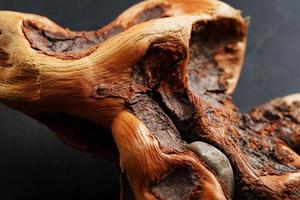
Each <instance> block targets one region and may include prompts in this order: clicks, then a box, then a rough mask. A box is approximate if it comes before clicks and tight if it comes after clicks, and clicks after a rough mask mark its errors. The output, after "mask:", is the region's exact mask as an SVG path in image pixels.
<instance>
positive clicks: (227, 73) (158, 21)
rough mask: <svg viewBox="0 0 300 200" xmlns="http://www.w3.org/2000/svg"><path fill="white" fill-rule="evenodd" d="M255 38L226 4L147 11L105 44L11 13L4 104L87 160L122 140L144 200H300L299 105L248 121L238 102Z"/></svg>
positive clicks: (139, 10) (95, 35)
mask: <svg viewBox="0 0 300 200" xmlns="http://www.w3.org/2000/svg"><path fill="white" fill-rule="evenodd" d="M246 29H247V25H246V23H245V21H244V19H243V18H242V16H241V15H240V12H239V11H237V10H235V9H233V8H231V7H230V6H228V5H226V4H224V3H222V2H219V1H215V0H198V1H195V0H167V1H162V0H149V1H144V2H142V3H139V4H137V5H135V6H133V7H132V8H130V9H128V10H127V11H125V12H124V13H123V14H121V15H120V16H119V17H118V18H117V19H116V20H115V21H113V22H112V23H111V24H109V25H107V26H105V27H104V28H102V29H99V30H97V31H94V32H72V31H70V30H68V29H63V28H61V27H59V26H58V25H56V24H55V23H53V22H52V21H50V20H49V19H47V18H44V17H41V16H37V15H30V14H23V13H15V12H5V11H1V12H0V33H1V34H0V101H1V102H4V103H6V104H7V105H9V106H11V107H13V108H15V109H18V110H20V111H22V112H24V113H26V114H28V115H30V116H32V117H34V118H35V119H37V120H39V121H41V122H42V123H44V124H46V125H47V126H49V127H50V128H51V129H53V130H54V131H56V133H57V134H58V136H59V138H61V139H62V140H63V141H64V142H65V143H67V144H69V145H71V146H73V147H75V148H79V149H80V150H84V151H88V152H91V153H95V154H99V152H102V151H103V150H102V149H103V147H104V149H106V151H107V152H114V144H113V139H114V141H115V143H116V146H117V148H118V151H119V153H120V160H121V167H122V169H123V170H124V172H125V173H126V177H127V178H128V182H129V184H130V186H131V189H132V191H133V193H134V196H135V197H136V198H137V199H146V200H147V199H187V198H194V199H230V198H235V199H264V200H265V199H288V198H290V199H298V198H299V197H300V191H299V188H300V187H299V184H300V175H299V168H300V158H299V155H298V154H297V153H296V152H299V150H298V142H299V140H298V139H299V137H298V132H299V130H298V128H299V127H298V125H299V121H297V120H298V118H299V112H298V108H299V103H295V102H294V101H298V96H293V97H289V98H285V99H282V100H278V101H275V103H274V102H271V103H270V104H267V105H266V106H263V107H260V108H257V109H255V110H254V111H253V112H251V113H249V114H245V115H242V114H240V113H239V112H238V109H237V108H236V106H235V105H234V103H233V102H232V101H231V93H232V92H233V91H234V88H235V86H236V84H237V81H238V78H239V74H240V71H241V66H242V62H243V58H244V51H245V46H246ZM291 102H294V103H291ZM278 107H279V108H280V109H281V108H285V107H288V109H287V110H284V109H283V110H282V109H281V110H278ZM274 109H275V110H276V113H275V115H274V116H275V118H276V119H273V118H272V117H273V114H272V113H273V111H274ZM270 112H271V115H269V113H270ZM58 116H60V117H61V118H60V117H58ZM270 116H271V118H270ZM278 117H280V120H278ZM62 118H63V119H62ZM73 121H77V122H78V124H74V125H73V124H72V122H73ZM112 122H113V123H112ZM85 127H86V128H85ZM276 127H277V128H280V130H281V131H280V133H279V134H277V133H274V130H275V129H274V128H276ZM103 129H105V130H107V131H103ZM288 129H290V132H289V133H290V134H286V135H284V136H282V135H281V133H282V130H284V131H287V130H288ZM111 130H112V136H109V137H108V141H107V142H105V143H106V144H109V145H107V146H106V145H104V144H103V142H101V140H102V141H103V140H104V136H103V137H102V135H104V132H107V133H106V134H107V135H109V133H111ZM101 133H102V134H101ZM112 137H113V139H112ZM195 141H201V142H196V143H193V144H195V145H196V146H194V147H193V149H192V150H193V151H194V153H193V152H192V151H191V150H190V149H189V148H188V147H189V146H190V145H187V143H189V142H195ZM203 144H207V145H204V146H206V147H205V148H207V149H210V152H209V153H207V154H206V153H205V152H204V151H203V150H204V149H203ZM197 145H198V146H197ZM199 145H200V146H199ZM201 145H202V146H201ZM293 149H294V150H295V151H294V150H293ZM212 152H214V153H217V155H214V154H213V153H212ZM115 155H116V153H115ZM226 157H227V158H228V159H226ZM216 158H218V159H219V160H216ZM221 159H223V160H226V162H221ZM218 163H222V165H224V166H225V164H226V168H227V169H234V170H233V173H232V171H230V173H229V172H228V173H223V172H222V173H220V172H221V170H220V169H221V168H222V167H223V166H217V165H218ZM229 163H230V164H229ZM233 175H234V177H232V176H233ZM233 179H235V184H233V183H231V182H232V180H233ZM228 180H229V182H230V183H229V184H228ZM233 185H235V192H232V191H233V188H231V186H233ZM174 188H176V190H174ZM230 195H232V196H230Z"/></svg>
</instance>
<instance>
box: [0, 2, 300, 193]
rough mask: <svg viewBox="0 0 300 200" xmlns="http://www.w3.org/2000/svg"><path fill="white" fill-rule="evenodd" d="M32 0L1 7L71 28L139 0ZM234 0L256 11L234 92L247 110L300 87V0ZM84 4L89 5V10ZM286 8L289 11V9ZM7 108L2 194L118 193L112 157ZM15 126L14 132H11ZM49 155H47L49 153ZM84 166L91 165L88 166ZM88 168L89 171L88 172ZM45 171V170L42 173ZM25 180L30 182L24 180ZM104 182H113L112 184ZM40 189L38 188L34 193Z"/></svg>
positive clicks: (0, 138) (91, 24)
mask: <svg viewBox="0 0 300 200" xmlns="http://www.w3.org/2000/svg"><path fill="white" fill-rule="evenodd" d="M29 2H31V1H22V2H20V1H15V3H14V1H7V3H3V2H1V3H0V8H1V9H11V10H20V11H26V12H34V13H40V14H43V15H47V16H49V17H50V18H52V19H54V20H55V21H57V22H58V23H59V24H63V25H65V26H69V27H70V28H75V29H94V28H98V27H99V25H102V23H103V24H104V23H106V22H108V21H110V19H113V18H114V17H115V16H116V15H117V13H119V12H120V11H121V10H123V9H124V8H126V7H128V6H129V5H130V4H132V3H133V1H132V2H129V1H122V2H121V1H118V2H112V3H111V5H110V4H107V3H106V4H104V3H103V2H101V1H81V3H79V1H75V3H72V8H71V9H70V5H67V3H66V4H65V5H63V3H58V2H59V1H52V2H51V5H50V3H47V2H46V1H39V2H36V1H35V3H29ZM227 2H228V3H231V4H233V5H236V6H237V7H238V8H240V9H241V10H243V11H244V13H245V15H251V16H252V23H251V24H252V25H251V27H250V35H249V48H248V52H247V53H248V55H247V59H246V66H245V68H244V71H243V74H242V78H241V82H240V83H239V86H238V90H237V91H236V92H235V99H236V102H237V103H238V104H239V105H240V106H241V107H242V109H243V110H248V109H249V108H250V107H252V106H253V105H256V104H261V103H264V102H265V101H266V100H268V99H272V98H273V97H276V96H284V95H287V94H289V93H293V92H299V90H300V82H299V81H300V80H299V78H298V77H299V75H300V71H299V67H298V62H299V55H297V54H299V53H298V52H297V49H298V48H299V46H300V43H299V42H298V35H299V33H300V29H299V27H297V26H293V25H292V24H298V22H299V21H300V18H299V16H297V14H296V13H297V12H296V11H297V10H298V9H299V7H300V3H299V2H298V1H296V0H292V1H291V2H290V3H289V4H286V3H284V2H281V1H279V0H275V1H273V2H272V3H273V5H272V6H270V5H269V3H270V2H269V1H267V0H263V1H258V0H257V1H248V2H239V1H234V0H232V1H227ZM4 4H7V5H4ZM96 4H98V5H99V6H96ZM100 5H101V6H100ZM58 6H61V7H60V8H58ZM116 6H120V7H116ZM122 6H123V7H122ZM82 10H89V12H84V13H83V12H82ZM286 10H288V11H289V12H285V11H286ZM76 13H77V14H76ZM78 13H83V14H81V15H78ZM93 18H99V21H96V20H95V21H93V20H91V19H93ZM274 22H276V24H274ZM291 22H292V23H291ZM278 47H280V48H278ZM281 80H282V81H281ZM0 112H1V118H0V119H1V122H2V125H1V127H0V132H1V135H0V144H1V145H0V146H1V158H2V159H1V162H0V165H1V166H0V168H1V170H0V175H1V179H0V181H1V182H0V184H1V185H0V186H1V187H0V190H1V191H0V192H1V193H0V194H1V195H2V194H4V196H3V197H2V198H1V199H23V198H25V197H40V198H42V197H43V199H45V196H47V197H48V196H50V195H51V194H55V193H56V195H57V196H52V198H55V199H62V198H64V197H65V198H67V199H68V198H70V199H71V197H79V198H81V199H94V197H95V196H97V197H98V198H101V197H103V198H105V197H116V196H117V195H116V191H115V188H114V186H117V178H116V175H114V177H115V178H114V180H115V184H105V183H106V181H110V180H111V178H112V175H110V173H111V167H109V166H110V165H109V164H108V163H106V162H102V161H93V160H92V159H91V158H89V157H88V156H82V154H78V152H75V151H73V150H71V149H69V148H65V147H64V146H63V145H62V144H59V143H58V141H56V140H55V138H54V136H53V135H50V134H49V133H50V131H48V130H47V129H45V128H43V127H41V126H40V125H37V123H35V122H34V121H32V120H29V119H28V118H27V117H24V116H22V115H20V114H17V113H15V112H12V111H10V110H8V109H5V108H3V107H1V110H0ZM12 127H13V128H12ZM11 132H13V133H14V134H8V133H11ZM33 138H34V139H33ZM45 157H47V158H48V159H47V160H45V159H44V158H45ZM2 163H4V164H2ZM55 166H57V168H55ZM99 168H102V169H105V171H103V174H107V176H102V175H101V174H98V173H99V170H98V169H99ZM82 171H83V172H84V173H81V172H82ZM105 172H106V173H105ZM85 173H88V177H89V178H88V177H87V175H86V174H85ZM41 175H43V176H45V178H41ZM77 177H78V179H77ZM100 177H101V179H102V178H103V177H105V180H101V179H100ZM108 183H110V182H108ZM2 185H3V187H2ZM24 185H25V186H27V187H28V188H29V189H28V188H24ZM109 186H110V187H109ZM105 187H107V188H108V187H109V188H110V190H109V189H105ZM99 188H101V189H99ZM2 190H5V192H2ZM37 191H38V192H37ZM33 193H35V195H36V196H30V195H33Z"/></svg>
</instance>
